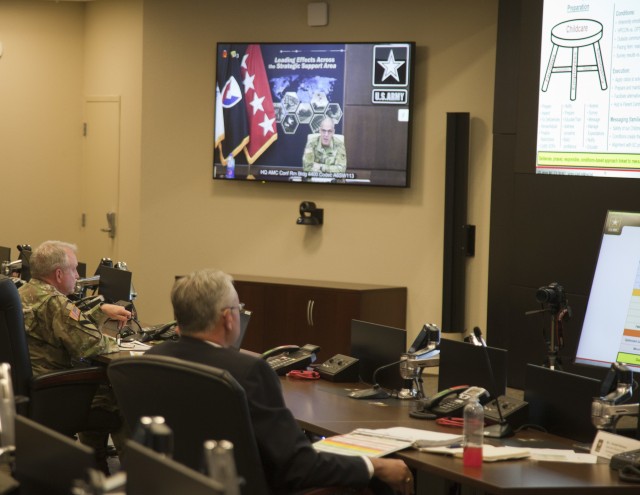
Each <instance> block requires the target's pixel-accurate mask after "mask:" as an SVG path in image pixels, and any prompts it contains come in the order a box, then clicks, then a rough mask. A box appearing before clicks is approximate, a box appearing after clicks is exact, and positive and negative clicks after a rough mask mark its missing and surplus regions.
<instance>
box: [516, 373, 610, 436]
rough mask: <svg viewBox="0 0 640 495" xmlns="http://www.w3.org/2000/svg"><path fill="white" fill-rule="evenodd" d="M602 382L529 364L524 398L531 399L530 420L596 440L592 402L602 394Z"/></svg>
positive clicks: (556, 431)
mask: <svg viewBox="0 0 640 495" xmlns="http://www.w3.org/2000/svg"><path fill="white" fill-rule="evenodd" d="M600 385H601V384H600V380H596V379H595V378H588V377H586V376H581V375H575V374H573V373H567V372H565V371H560V370H552V369H550V368H545V367H543V366H537V365H535V364H527V369H526V371H525V385H524V400H525V401H526V402H528V403H529V405H528V407H529V423H530V424H533V425H539V426H542V427H543V428H545V429H546V430H547V431H548V432H549V433H553V434H555V435H560V436H563V437H567V438H571V439H573V440H577V441H579V442H591V441H593V438H594V437H595V435H596V428H595V426H593V424H592V422H591V404H592V402H593V398H594V397H599V396H600Z"/></svg>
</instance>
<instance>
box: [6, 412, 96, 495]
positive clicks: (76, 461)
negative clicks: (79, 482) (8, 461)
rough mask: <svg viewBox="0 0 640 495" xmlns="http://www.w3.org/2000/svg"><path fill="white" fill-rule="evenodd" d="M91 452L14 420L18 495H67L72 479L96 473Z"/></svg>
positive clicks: (20, 419) (39, 427) (19, 418)
mask: <svg viewBox="0 0 640 495" xmlns="http://www.w3.org/2000/svg"><path fill="white" fill-rule="evenodd" d="M95 467H96V465H95V457H94V455H93V449H91V448H89V447H87V446H85V445H82V444H81V443H79V442H76V441H74V440H73V439H71V438H68V437H66V436H65V435H62V434H60V433H58V432H56V431H53V430H51V429H50V428H47V427H45V426H42V425H40V424H38V423H36V422H35V421H31V420H30V419H27V418H24V417H22V416H16V478H17V479H18V481H19V482H20V485H21V486H20V494H23V493H24V494H27V495H57V494H61V495H67V494H69V493H71V492H70V489H71V485H72V482H73V480H75V479H87V469H89V468H94V469H95Z"/></svg>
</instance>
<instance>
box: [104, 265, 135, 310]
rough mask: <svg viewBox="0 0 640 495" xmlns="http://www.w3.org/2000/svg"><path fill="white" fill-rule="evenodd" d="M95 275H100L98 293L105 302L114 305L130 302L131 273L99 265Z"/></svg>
mask: <svg viewBox="0 0 640 495" xmlns="http://www.w3.org/2000/svg"><path fill="white" fill-rule="evenodd" d="M96 275H100V284H99V286H98V293H99V294H100V295H102V296H104V299H105V301H107V302H110V303H115V302H118V301H130V300H131V277H132V273H131V272H130V271H127V270H120V269H119V268H111V267H109V266H104V265H100V266H98V269H97V270H96Z"/></svg>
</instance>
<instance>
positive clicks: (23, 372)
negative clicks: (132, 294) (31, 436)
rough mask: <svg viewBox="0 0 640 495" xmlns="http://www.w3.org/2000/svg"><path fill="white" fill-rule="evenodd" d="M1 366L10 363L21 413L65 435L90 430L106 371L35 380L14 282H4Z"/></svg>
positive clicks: (0, 316) (83, 371)
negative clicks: (92, 406)
mask: <svg viewBox="0 0 640 495" xmlns="http://www.w3.org/2000/svg"><path fill="white" fill-rule="evenodd" d="M0 362H2V363H9V365H10V366H11V378H12V383H13V390H14V394H15V396H16V402H17V404H16V408H17V411H18V412H19V413H21V414H23V415H25V416H27V417H29V418H30V419H32V420H34V421H36V422H38V423H40V424H42V425H45V426H47V427H49V428H51V429H53V430H55V431H57V432H59V433H62V434H64V435H68V436H73V435H75V434H76V433H77V432H79V431H83V430H87V429H88V428H87V421H88V417H89V411H90V409H91V401H92V400H93V396H94V394H95V392H96V389H97V388H98V385H99V384H100V383H105V382H106V374H105V371H104V369H103V368H98V367H88V368H79V369H73V370H63V371H52V372H49V373H43V374H42V375H39V376H36V377H34V376H33V373H32V370H31V359H30V357H29V350H28V347H27V338H26V332H25V330H24V318H23V314H22V302H21V301H20V296H19V294H18V289H17V288H16V286H15V284H14V282H13V281H12V280H11V279H10V278H4V277H2V278H0Z"/></svg>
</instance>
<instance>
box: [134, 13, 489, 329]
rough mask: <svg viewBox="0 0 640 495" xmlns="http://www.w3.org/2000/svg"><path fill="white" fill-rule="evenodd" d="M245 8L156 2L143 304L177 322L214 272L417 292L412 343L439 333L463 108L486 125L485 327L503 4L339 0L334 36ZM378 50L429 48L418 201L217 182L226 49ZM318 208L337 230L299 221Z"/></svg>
mask: <svg viewBox="0 0 640 495" xmlns="http://www.w3.org/2000/svg"><path fill="white" fill-rule="evenodd" d="M229 5H230V4H227V3H225V2H210V1H199V0H187V1H183V2H175V1H172V0H156V1H153V2H150V1H147V2H145V8H144V27H145V29H144V47H145V50H144V76H143V77H144V82H143V117H142V118H143V125H142V128H143V131H142V132H143V139H142V170H143V177H142V199H143V201H142V224H141V232H142V238H141V245H142V246H145V261H144V262H143V266H142V267H141V270H137V273H136V276H138V275H141V278H140V277H138V278H139V279H140V280H141V282H140V284H139V285H140V287H141V293H142V294H144V295H143V296H142V297H141V300H140V307H141V308H144V310H145V312H146V311H149V312H153V313H154V314H162V311H163V309H162V308H163V305H164V307H165V308H167V309H165V310H164V311H165V313H164V314H165V316H167V317H168V316H170V313H169V312H168V296H167V294H168V291H169V288H170V286H171V283H172V281H173V276H174V275H175V274H178V273H184V272H187V271H190V270H193V269H196V268H200V267H205V266H213V267H219V268H222V269H224V270H226V271H229V272H231V273H238V274H254V275H266V276H269V275H271V276H285V277H295V278H303V279H321V280H330V281H357V282H365V283H376V284H390V285H402V286H407V287H408V289H409V290H408V293H409V303H408V328H407V329H408V331H409V332H410V334H415V333H416V332H417V331H418V330H419V328H420V327H421V326H422V323H423V322H424V321H435V322H436V323H439V322H440V319H441V301H442V258H443V247H442V246H443V217H444V212H443V202H444V160H445V152H444V150H445V123H446V113H447V112H460V111H463V112H470V113H471V116H472V125H471V136H472V137H471V163H470V178H469V182H470V201H469V221H470V223H474V224H476V225H477V226H478V230H477V249H476V257H475V258H474V259H472V260H470V262H469V270H468V282H469V291H468V292H469V294H470V297H469V305H468V313H467V321H468V322H469V328H471V327H472V326H473V325H480V326H481V327H484V324H485V321H486V286H487V250H488V242H489V225H488V222H489V191H490V163H491V126H492V105H493V81H494V75H493V73H494V68H495V61H494V60H495V41H496V40H495V38H496V24H497V1H496V0H480V1H478V0H462V1H458V2H440V1H435V0H429V1H422V0H404V1H396V2H393V3H391V4H390V3H389V2H385V1H381V0H368V1H360V0H351V1H348V2H345V1H333V2H329V5H330V9H329V11H330V21H329V26H328V27H326V28H311V27H308V26H307V25H306V6H307V3H306V2H299V1H296V0H283V1H280V2H277V3H274V2H261V1H258V0H245V1H242V2H239V3H235V4H233V7H234V8H229ZM389 5H392V8H389ZM246 26H250V29H247V28H246ZM373 39H380V40H382V39H384V40H393V41H398V40H413V41H416V42H417V46H418V49H417V65H416V86H415V100H416V108H415V111H414V113H413V119H414V129H413V130H414V135H413V149H412V155H413V170H412V172H413V174H412V175H413V177H412V180H413V183H412V187H411V188H410V189H407V190H388V189H384V190H381V189H366V190H363V189H354V188H344V187H343V188H341V187H323V186H319V185H309V184H300V185H293V184H259V183H256V184H253V183H250V184H248V183H239V184H236V183H231V184H230V183H226V182H225V183H221V182H215V183H214V182H213V181H212V180H211V160H212V135H213V101H214V66H213V60H214V54H215V44H216V42H217V41H287V40H288V41H371V40H373ZM302 200H311V201H315V202H316V203H317V204H318V205H319V206H320V207H322V208H324V210H325V225H324V226H323V227H322V228H319V229H312V228H307V227H301V226H298V225H296V223H295V220H296V218H297V216H298V205H299V203H300V201H302ZM151 246H153V247H151ZM149 296H150V299H151V300H152V301H153V302H152V301H150V300H149V299H148V298H149ZM143 298H144V300H143ZM151 308H153V309H151Z"/></svg>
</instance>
